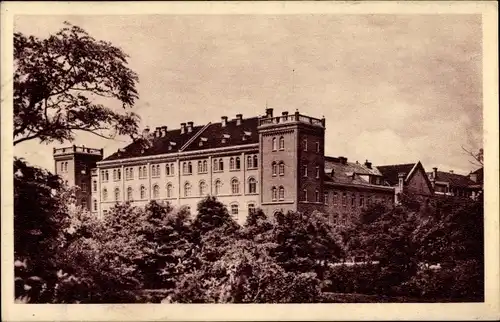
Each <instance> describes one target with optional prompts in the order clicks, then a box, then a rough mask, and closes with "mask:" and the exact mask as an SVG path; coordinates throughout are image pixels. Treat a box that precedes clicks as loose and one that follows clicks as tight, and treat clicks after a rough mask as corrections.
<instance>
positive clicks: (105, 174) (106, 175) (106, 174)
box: [104, 170, 109, 181]
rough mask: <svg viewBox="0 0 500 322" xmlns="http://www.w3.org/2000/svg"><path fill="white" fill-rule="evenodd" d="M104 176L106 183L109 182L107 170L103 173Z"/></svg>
mask: <svg viewBox="0 0 500 322" xmlns="http://www.w3.org/2000/svg"><path fill="white" fill-rule="evenodd" d="M104 176H105V177H106V181H109V172H108V170H106V171H104Z"/></svg>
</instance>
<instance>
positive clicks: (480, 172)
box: [472, 168, 484, 184]
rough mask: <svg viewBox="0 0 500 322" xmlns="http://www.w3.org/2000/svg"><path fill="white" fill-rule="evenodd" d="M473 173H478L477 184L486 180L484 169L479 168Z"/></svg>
mask: <svg viewBox="0 0 500 322" xmlns="http://www.w3.org/2000/svg"><path fill="white" fill-rule="evenodd" d="M472 174H475V175H477V180H476V184H482V183H483V182H484V169H483V168H479V169H477V170H476V171H473V172H472Z"/></svg>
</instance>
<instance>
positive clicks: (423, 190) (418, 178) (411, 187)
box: [405, 161, 433, 195]
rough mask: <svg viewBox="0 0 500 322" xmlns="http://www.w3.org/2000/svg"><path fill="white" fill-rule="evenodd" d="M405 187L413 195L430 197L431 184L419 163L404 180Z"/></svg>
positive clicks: (431, 192)
mask: <svg viewBox="0 0 500 322" xmlns="http://www.w3.org/2000/svg"><path fill="white" fill-rule="evenodd" d="M405 187H406V189H407V191H408V192H410V193H413V194H423V195H432V194H433V188H432V184H431V182H430V180H429V177H428V176H427V173H426V172H425V169H424V167H423V166H422V163H420V161H419V162H418V163H417V164H416V165H415V167H414V168H413V169H412V171H411V172H410V173H409V174H408V176H407V178H406V184H405Z"/></svg>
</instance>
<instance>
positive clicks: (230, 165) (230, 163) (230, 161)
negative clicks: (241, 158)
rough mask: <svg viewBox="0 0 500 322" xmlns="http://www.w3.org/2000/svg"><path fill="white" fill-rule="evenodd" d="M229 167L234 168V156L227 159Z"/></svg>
mask: <svg viewBox="0 0 500 322" xmlns="http://www.w3.org/2000/svg"><path fill="white" fill-rule="evenodd" d="M229 169H230V170H234V158H230V159H229Z"/></svg>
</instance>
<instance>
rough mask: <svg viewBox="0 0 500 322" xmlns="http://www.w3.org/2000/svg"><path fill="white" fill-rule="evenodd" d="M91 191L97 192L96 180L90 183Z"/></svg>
mask: <svg viewBox="0 0 500 322" xmlns="http://www.w3.org/2000/svg"><path fill="white" fill-rule="evenodd" d="M92 191H94V192H97V180H93V181H92Z"/></svg>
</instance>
